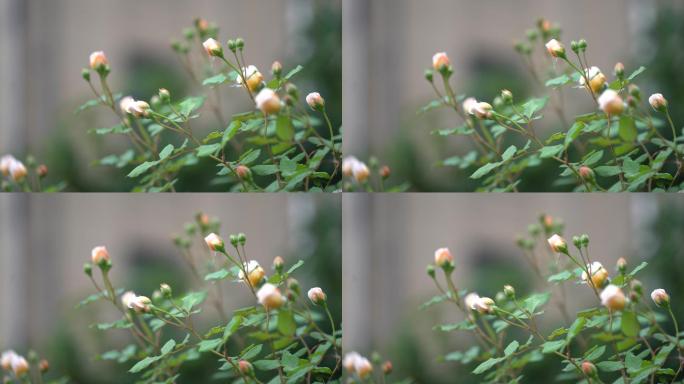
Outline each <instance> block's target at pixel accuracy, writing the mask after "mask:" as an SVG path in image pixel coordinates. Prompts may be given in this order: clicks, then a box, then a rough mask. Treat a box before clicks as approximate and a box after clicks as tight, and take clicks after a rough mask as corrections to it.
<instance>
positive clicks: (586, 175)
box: [578, 165, 594, 181]
mask: <svg viewBox="0 0 684 384" xmlns="http://www.w3.org/2000/svg"><path fill="white" fill-rule="evenodd" d="M578 172H579V175H580V177H581V178H582V179H583V180H588V181H591V180H594V171H593V170H592V169H591V168H589V167H587V166H586V165H583V166H581V167H580V168H579V171H578Z"/></svg>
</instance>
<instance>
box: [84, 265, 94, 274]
mask: <svg viewBox="0 0 684 384" xmlns="http://www.w3.org/2000/svg"><path fill="white" fill-rule="evenodd" d="M83 273H85V274H86V275H87V276H92V275H93V265H92V264H90V263H84V264H83Z"/></svg>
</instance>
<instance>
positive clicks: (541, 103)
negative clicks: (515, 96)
mask: <svg viewBox="0 0 684 384" xmlns="http://www.w3.org/2000/svg"><path fill="white" fill-rule="evenodd" d="M547 101H549V98H548V97H541V98H533V99H530V100H528V101H527V102H526V103H525V104H523V106H522V108H523V114H524V115H525V116H527V118H528V119H530V118H532V116H533V115H534V114H535V113H537V112H538V111H540V110H541V109H542V108H544V107H545V106H546V102H547Z"/></svg>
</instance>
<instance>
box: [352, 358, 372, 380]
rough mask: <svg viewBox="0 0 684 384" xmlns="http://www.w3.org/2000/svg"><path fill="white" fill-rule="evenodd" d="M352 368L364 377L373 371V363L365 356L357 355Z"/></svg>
mask: <svg viewBox="0 0 684 384" xmlns="http://www.w3.org/2000/svg"><path fill="white" fill-rule="evenodd" d="M354 370H355V371H356V374H357V375H359V377H360V378H362V379H365V378H366V377H368V376H369V375H370V374H371V373H372V372H373V365H372V364H371V362H370V361H368V359H366V358H365V357H359V358H358V359H356V361H355V362H354Z"/></svg>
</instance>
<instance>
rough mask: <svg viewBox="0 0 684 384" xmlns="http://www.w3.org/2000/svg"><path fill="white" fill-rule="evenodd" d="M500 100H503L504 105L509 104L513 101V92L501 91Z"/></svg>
mask: <svg viewBox="0 0 684 384" xmlns="http://www.w3.org/2000/svg"><path fill="white" fill-rule="evenodd" d="M501 100H503V102H504V103H506V104H509V103H511V102H512V101H513V92H511V91H509V90H508V89H504V90H502V91H501Z"/></svg>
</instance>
